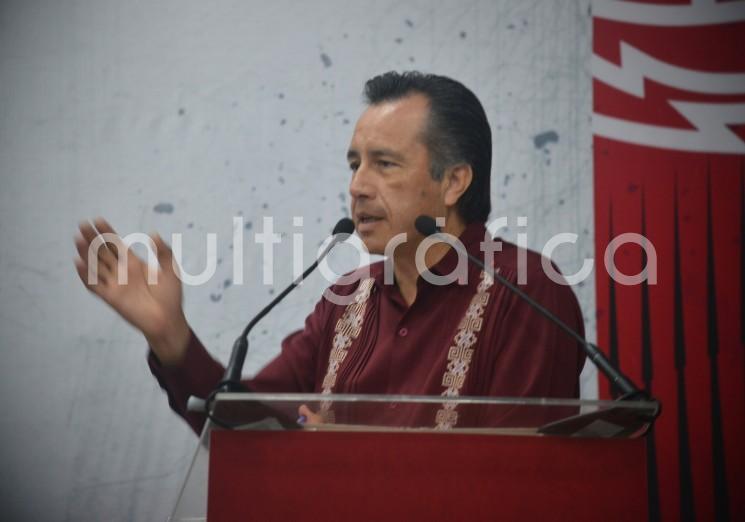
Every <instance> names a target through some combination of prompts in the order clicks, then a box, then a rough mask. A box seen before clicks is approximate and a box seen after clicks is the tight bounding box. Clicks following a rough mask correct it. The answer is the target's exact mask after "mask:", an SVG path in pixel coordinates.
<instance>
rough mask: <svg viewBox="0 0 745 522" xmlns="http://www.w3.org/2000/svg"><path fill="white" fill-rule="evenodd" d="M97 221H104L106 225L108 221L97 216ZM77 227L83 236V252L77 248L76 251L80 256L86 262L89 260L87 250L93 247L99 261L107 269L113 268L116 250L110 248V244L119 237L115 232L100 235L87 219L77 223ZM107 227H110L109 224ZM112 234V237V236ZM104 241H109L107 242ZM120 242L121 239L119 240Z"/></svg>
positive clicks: (112, 269) (111, 269)
mask: <svg viewBox="0 0 745 522" xmlns="http://www.w3.org/2000/svg"><path fill="white" fill-rule="evenodd" d="M97 221H99V222H102V223H104V224H105V225H106V226H108V223H106V222H105V221H103V220H102V219H101V218H99V219H98V220H97ZM78 228H79V229H80V234H81V235H82V237H83V240H84V241H85V246H84V250H85V253H82V252H80V249H78V253H80V257H82V258H83V259H84V260H85V261H86V262H88V261H89V259H88V251H89V250H90V249H91V248H92V249H95V254H96V257H98V259H99V261H100V262H101V263H103V264H104V265H105V266H106V268H107V269H108V270H109V271H114V270H115V265H116V261H117V254H116V252H117V250H116V248H112V245H114V241H116V240H119V237H118V236H116V234H115V233H114V234H110V233H107V234H106V235H101V233H99V232H98V231H97V230H96V229H95V228H94V227H93V225H92V224H91V223H90V222H88V221H83V222H81V223H80V224H79V225H78ZM109 228H111V227H110V226H109ZM112 236H113V237H112ZM106 241H109V243H107V242H106ZM119 242H121V240H119ZM76 246H77V240H76Z"/></svg>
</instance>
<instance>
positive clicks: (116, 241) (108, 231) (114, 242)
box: [93, 217, 127, 259]
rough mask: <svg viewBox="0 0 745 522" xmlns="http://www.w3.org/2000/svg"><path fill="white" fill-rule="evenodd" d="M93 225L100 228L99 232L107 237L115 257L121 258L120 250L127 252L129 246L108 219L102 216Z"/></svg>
mask: <svg viewBox="0 0 745 522" xmlns="http://www.w3.org/2000/svg"><path fill="white" fill-rule="evenodd" d="M93 225H94V226H95V227H96V230H98V233H99V234H101V235H102V236H103V237H104V238H105V239H106V246H107V247H108V248H109V250H110V251H111V252H112V254H113V255H114V257H115V258H117V259H118V258H119V253H120V252H126V250H127V247H126V246H125V245H124V242H123V241H122V240H121V238H120V237H119V234H117V232H116V230H114V228H113V227H112V226H111V225H109V223H108V221H106V220H105V219H104V218H102V217H98V218H96V219H94V220H93Z"/></svg>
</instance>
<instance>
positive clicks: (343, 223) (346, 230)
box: [332, 217, 354, 235]
mask: <svg viewBox="0 0 745 522" xmlns="http://www.w3.org/2000/svg"><path fill="white" fill-rule="evenodd" d="M352 232H354V221H352V220H351V219H349V218H346V217H345V218H341V219H340V220H339V222H338V223H337V224H336V226H335V227H334V231H333V232H332V234H333V235H336V234H351V233H352Z"/></svg>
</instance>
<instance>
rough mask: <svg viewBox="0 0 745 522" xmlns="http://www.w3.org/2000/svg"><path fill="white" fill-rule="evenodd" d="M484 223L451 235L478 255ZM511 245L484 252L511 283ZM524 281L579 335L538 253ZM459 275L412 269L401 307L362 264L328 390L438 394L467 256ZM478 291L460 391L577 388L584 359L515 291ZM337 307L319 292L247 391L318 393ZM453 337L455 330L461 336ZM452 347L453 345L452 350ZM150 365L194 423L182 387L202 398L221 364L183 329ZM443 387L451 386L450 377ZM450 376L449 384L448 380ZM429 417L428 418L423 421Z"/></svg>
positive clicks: (475, 278)
mask: <svg viewBox="0 0 745 522" xmlns="http://www.w3.org/2000/svg"><path fill="white" fill-rule="evenodd" d="M485 233H486V230H485V228H484V226H483V224H481V223H475V224H471V225H469V226H468V227H467V228H466V230H465V231H464V232H463V234H462V235H461V237H460V240H461V242H462V243H463V245H464V246H465V247H466V248H467V249H468V251H469V252H470V253H472V254H474V255H476V256H477V257H479V258H481V259H483V258H484V254H483V252H482V251H481V249H480V242H482V241H484V240H485ZM517 254H518V248H517V247H516V246H515V245H513V244H511V243H507V242H502V250H501V251H500V252H495V253H494V267H495V269H497V270H499V273H500V274H501V275H502V276H503V277H505V278H507V279H508V280H510V281H511V282H513V283H517V266H518V265H517V260H518V255H517ZM526 258H527V264H526V266H527V271H526V273H527V284H525V285H520V288H521V289H522V290H523V291H525V292H526V293H527V294H528V295H530V296H531V297H533V298H534V299H535V300H536V301H538V302H539V303H541V304H543V305H544V306H545V307H546V308H548V309H549V310H550V311H552V312H553V313H554V314H556V315H557V316H558V317H559V318H560V319H562V320H563V321H564V322H565V323H566V324H568V325H569V326H570V327H572V328H574V329H575V330H577V331H578V332H580V334H583V332H584V328H583V320H582V314H581V311H580V308H579V305H578V303H577V300H576V298H575V296H574V293H573V292H572V290H571V288H570V287H568V286H566V285H560V284H557V283H555V282H553V281H552V280H551V279H549V278H548V276H547V275H546V274H545V273H544V271H543V268H542V265H541V257H540V255H539V254H537V253H535V252H532V251H527V255H526ZM457 261H458V257H457V252H456V251H455V250H453V249H450V250H449V251H448V253H447V254H446V255H445V256H444V257H443V258H442V259H441V260H440V261H439V262H438V263H437V264H436V265H435V266H433V267H432V268H431V269H430V270H431V272H432V273H433V274H438V275H445V274H449V273H451V272H452V271H453V269H454V268H455V267H456V264H457ZM467 269H468V283H467V284H466V285H460V284H458V283H457V282H453V283H450V284H448V285H446V286H438V285H434V284H431V283H429V282H427V281H426V280H425V279H424V278H423V277H421V276H420V277H419V280H418V282H417V295H416V300H415V301H414V302H413V303H412V304H411V306H407V305H406V303H405V301H404V299H403V297H402V296H401V293H400V292H399V290H398V287H397V286H396V285H394V284H390V285H388V284H384V279H383V276H384V264H383V262H379V263H375V264H373V265H371V267H370V275H371V277H372V278H373V279H374V282H373V285H372V289H371V291H370V294H369V298H368V299H367V303H366V308H365V311H364V320H363V322H362V325H361V329H360V333H359V335H358V337H357V338H356V340H355V341H354V342H353V343H352V344H351V346H349V348H348V349H347V350H346V351H347V354H346V356H345V358H344V359H343V361H342V362H341V364H340V365H339V368H338V371H337V372H336V380H335V385H334V386H333V393H376V394H414V395H441V394H443V392H445V391H446V390H447V389H448V386H447V385H446V384H444V381H447V379H445V378H444V376H445V375H444V374H445V373H446V372H447V371H448V368H447V367H448V362H449V359H448V357H449V356H450V357H451V358H452V357H453V352H452V351H451V349H452V348H453V347H454V346H456V345H457V344H458V343H456V342H455V341H454V337H455V335H456V333H457V332H458V331H459V329H460V328H462V327H463V323H462V320H463V317H464V315H465V313H466V310H467V309H469V306H471V305H473V300H474V295H475V294H477V293H478V285H479V283H480V282H481V276H480V275H481V270H480V269H479V268H478V267H476V266H475V265H474V264H472V263H469V264H468V268H467ZM358 285H359V282H357V283H353V284H350V285H334V286H332V287H331V290H333V291H334V292H335V293H337V294H339V295H342V294H350V293H352V292H355V291H356V290H357V287H358ZM486 292H487V293H488V294H489V296H488V302H487V303H486V304H485V306H483V319H482V320H481V321H480V331H476V332H473V331H469V332H466V333H467V334H468V335H471V334H475V335H476V336H477V337H476V341H475V343H474V344H472V345H471V346H470V349H471V350H473V351H472V352H471V355H470V356H469V360H470V364H469V365H468V369H467V373H466V375H465V380H464V382H463V383H462V385H461V386H460V387H457V385H456V388H457V393H458V394H459V395H460V396H466V395H468V396H495V397H554V398H576V397H578V396H579V374H580V371H581V369H582V366H583V364H584V359H585V355H584V351H583V350H582V347H581V346H580V345H579V344H578V343H577V342H576V341H575V340H573V339H572V338H571V337H569V336H568V335H567V334H566V333H565V332H563V331H561V330H560V329H559V328H558V327H556V326H555V325H553V324H552V323H551V322H550V321H548V320H547V319H546V318H544V317H543V316H541V315H540V314H539V313H538V312H536V311H535V310H533V309H532V308H531V307H530V306H528V305H527V304H526V303H524V302H523V301H521V300H520V298H519V297H517V296H516V295H514V294H513V293H512V292H510V291H509V290H508V289H507V288H505V287H503V286H502V285H500V284H499V282H498V281H495V282H494V283H493V285H491V287H490V288H488V290H486ZM345 309H346V307H345V306H342V305H336V304H333V303H332V302H330V301H328V300H327V299H325V298H322V299H321V300H320V301H319V302H318V303H317V304H316V307H315V309H314V310H313V312H312V313H311V314H310V315H309V316H308V318H307V319H306V321H305V328H304V329H303V330H300V331H297V332H295V333H292V334H290V335H289V336H288V337H287V338H285V339H284V341H283V342H282V349H281V352H280V354H279V355H277V357H276V358H275V359H274V360H272V361H271V362H270V363H269V364H268V365H267V366H266V367H265V368H264V369H262V370H261V371H260V372H259V373H258V374H257V375H256V376H255V377H254V378H252V379H249V380H246V381H244V382H243V384H244V385H245V386H246V387H247V388H249V389H251V390H254V391H257V392H304V393H313V392H321V391H322V389H323V381H324V377H326V375H327V373H328V366H329V356H330V352H331V350H332V347H333V341H334V337H335V335H336V332H335V329H336V325H337V321H338V320H339V319H340V317H342V315H343V314H344V312H345ZM461 340H462V339H461ZM456 355H457V354H456ZM149 363H150V368H151V370H152V372H153V374H154V375H155V377H156V378H157V379H158V381H159V383H160V385H161V386H162V387H163V388H164V389H165V390H166V392H167V393H168V398H169V402H170V405H171V407H172V408H173V409H174V410H175V411H176V412H177V413H178V414H179V415H181V416H183V417H184V418H185V419H186V420H187V421H188V422H189V423H190V424H191V425H192V427H193V428H194V429H195V430H196V431H198V430H199V429H200V427H201V425H202V423H203V422H204V418H203V416H201V415H197V414H194V413H189V412H187V411H186V401H187V399H188V397H189V396H190V395H194V396H196V397H202V398H204V397H206V396H207V395H208V394H209V393H210V391H212V389H213V388H214V387H215V386H216V385H217V383H218V382H219V381H220V380H221V378H222V376H223V373H224V369H223V366H222V365H220V364H219V363H218V362H216V361H215V360H214V359H213V358H212V357H211V356H210V355H209V354H208V353H207V351H206V350H205V348H204V346H203V345H202V343H201V342H200V341H199V339H198V338H197V337H196V335H194V333H193V332H192V336H191V339H190V341H189V346H188V348H187V350H186V355H185V357H184V359H183V361H182V362H181V363H180V364H179V365H177V366H161V365H160V363H159V362H158V360H157V358H156V357H155V356H154V354H153V353H152V351H151V352H150V355H149ZM449 382H450V386H451V388H450V390H451V393H452V390H453V389H454V388H452V386H453V384H452V382H453V381H452V380H451V381H449ZM456 384H457V383H456ZM432 424H433V425H434V418H433V421H432Z"/></svg>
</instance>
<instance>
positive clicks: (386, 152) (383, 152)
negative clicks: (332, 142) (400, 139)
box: [347, 149, 404, 161]
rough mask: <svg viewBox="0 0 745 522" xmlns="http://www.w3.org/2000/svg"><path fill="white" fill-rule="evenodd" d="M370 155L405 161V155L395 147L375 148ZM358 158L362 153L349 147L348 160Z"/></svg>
mask: <svg viewBox="0 0 745 522" xmlns="http://www.w3.org/2000/svg"><path fill="white" fill-rule="evenodd" d="M370 156H372V157H373V158H381V157H388V158H391V159H394V160H396V161H404V155H403V154H401V153H400V152H396V151H395V150H393V149H373V150H371V151H370ZM358 159H360V153H359V152H358V151H357V150H356V149H349V150H348V151H347V161H352V160H358Z"/></svg>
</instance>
